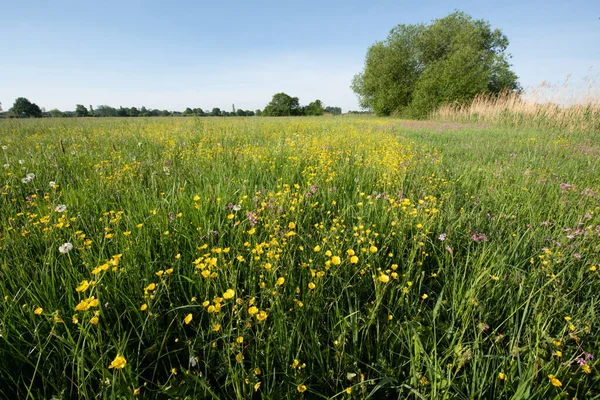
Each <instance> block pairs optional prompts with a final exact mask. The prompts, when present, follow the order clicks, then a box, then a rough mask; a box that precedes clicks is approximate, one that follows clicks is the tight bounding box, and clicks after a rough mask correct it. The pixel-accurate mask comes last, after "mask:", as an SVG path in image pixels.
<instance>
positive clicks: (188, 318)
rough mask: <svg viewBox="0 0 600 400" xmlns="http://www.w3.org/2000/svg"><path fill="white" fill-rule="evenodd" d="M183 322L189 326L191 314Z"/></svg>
mask: <svg viewBox="0 0 600 400" xmlns="http://www.w3.org/2000/svg"><path fill="white" fill-rule="evenodd" d="M183 322H185V324H186V325H189V324H190V322H192V314H188V315H187V316H186V317H185V318H184V319H183Z"/></svg>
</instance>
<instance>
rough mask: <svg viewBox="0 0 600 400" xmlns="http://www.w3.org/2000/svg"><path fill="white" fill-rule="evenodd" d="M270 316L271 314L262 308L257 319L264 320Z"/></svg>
mask: <svg viewBox="0 0 600 400" xmlns="http://www.w3.org/2000/svg"><path fill="white" fill-rule="evenodd" d="M268 316H269V314H267V312H266V311H262V310H261V311H260V312H259V313H258V315H257V316H256V319H257V320H259V321H264V320H265V319H267V317H268Z"/></svg>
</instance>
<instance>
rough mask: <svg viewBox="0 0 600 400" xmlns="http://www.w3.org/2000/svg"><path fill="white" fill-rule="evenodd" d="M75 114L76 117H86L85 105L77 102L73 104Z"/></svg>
mask: <svg viewBox="0 0 600 400" xmlns="http://www.w3.org/2000/svg"><path fill="white" fill-rule="evenodd" d="M75 116H77V117H87V116H88V110H87V108H85V106H84V105H83V104H77V105H76V106H75Z"/></svg>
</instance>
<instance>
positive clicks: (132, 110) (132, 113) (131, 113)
mask: <svg viewBox="0 0 600 400" xmlns="http://www.w3.org/2000/svg"><path fill="white" fill-rule="evenodd" d="M129 116H130V117H139V116H140V110H138V109H137V108H136V107H131V108H130V109H129Z"/></svg>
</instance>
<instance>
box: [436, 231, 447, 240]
mask: <svg viewBox="0 0 600 400" xmlns="http://www.w3.org/2000/svg"><path fill="white" fill-rule="evenodd" d="M446 236H448V235H447V234H446V233H442V234H441V235H440V236H438V239H439V240H440V241H442V242H443V241H444V240H446Z"/></svg>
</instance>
